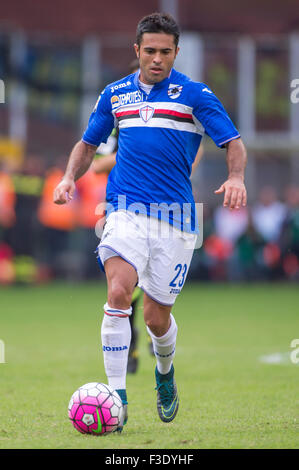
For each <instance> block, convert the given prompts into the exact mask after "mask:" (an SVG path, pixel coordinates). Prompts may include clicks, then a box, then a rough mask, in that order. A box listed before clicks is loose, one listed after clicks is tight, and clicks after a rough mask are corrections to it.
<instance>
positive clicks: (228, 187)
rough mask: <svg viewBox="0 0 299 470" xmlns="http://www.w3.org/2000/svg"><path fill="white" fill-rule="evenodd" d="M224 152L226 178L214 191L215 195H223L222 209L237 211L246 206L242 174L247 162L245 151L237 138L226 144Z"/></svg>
mask: <svg viewBox="0 0 299 470" xmlns="http://www.w3.org/2000/svg"><path fill="white" fill-rule="evenodd" d="M226 150H227V153H226V160H227V167H228V178H227V180H226V181H225V182H224V183H223V184H222V185H221V186H220V188H219V189H217V190H216V191H215V194H221V193H224V200H223V206H224V207H229V208H230V209H239V208H240V207H242V206H246V204H247V193H246V188H245V184H244V172H245V167H246V162H247V154H246V149H245V146H244V144H243V142H242V140H241V138H238V139H234V140H231V141H230V142H228V143H227V144H226Z"/></svg>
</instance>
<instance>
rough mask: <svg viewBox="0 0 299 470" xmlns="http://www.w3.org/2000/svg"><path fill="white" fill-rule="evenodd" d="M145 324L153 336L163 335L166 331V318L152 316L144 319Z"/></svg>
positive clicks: (167, 323) (167, 324)
mask: <svg viewBox="0 0 299 470" xmlns="http://www.w3.org/2000/svg"><path fill="white" fill-rule="evenodd" d="M145 324H146V326H147V327H148V328H149V329H150V330H151V332H152V333H153V334H154V335H155V336H158V337H159V336H163V335H165V333H167V330H168V327H169V321H168V319H165V318H161V317H159V316H153V317H149V318H146V319H145Z"/></svg>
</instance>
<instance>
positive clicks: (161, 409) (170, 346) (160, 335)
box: [144, 294, 179, 422]
mask: <svg viewBox="0 0 299 470" xmlns="http://www.w3.org/2000/svg"><path fill="white" fill-rule="evenodd" d="M171 308H172V307H171V306H166V305H162V304H160V303H158V302H156V301H155V300H153V299H152V298H151V297H149V296H148V295H147V294H144V320H145V323H146V325H147V331H148V333H149V335H150V336H151V339H152V343H153V350H154V354H155V356H156V360H157V366H156V370H155V377H156V384H157V386H156V390H157V409H158V414H159V417H160V419H161V420H162V421H164V422H170V421H172V420H173V419H174V418H175V416H176V413H177V411H178V406H179V398H178V393H177V387H176V382H175V380H174V367H173V359H174V355H175V347H176V337H177V325H176V322H175V319H174V317H173V315H172V314H171Z"/></svg>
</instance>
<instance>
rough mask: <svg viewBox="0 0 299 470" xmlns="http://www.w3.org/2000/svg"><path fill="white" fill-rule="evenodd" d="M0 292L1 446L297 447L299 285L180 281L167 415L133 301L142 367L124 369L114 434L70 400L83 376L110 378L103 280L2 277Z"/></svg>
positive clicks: (124, 447)
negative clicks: (99, 431) (84, 428)
mask: <svg viewBox="0 0 299 470" xmlns="http://www.w3.org/2000/svg"><path fill="white" fill-rule="evenodd" d="M0 299H1V300H0V308H1V313H0V339H1V340H2V341H3V342H4V344H5V363H0V390H1V400H0V416H1V419H0V448H4V449H5V448H31V449H36V448H52V449H53V448H54V449H61V448H63V449H69V448H77V449H79V448H97V449H205V448H209V449H216V448H223V449H229V448H230V449H231V448H246V449H249V448H256V449H258V448H270V449H275V448H281V449H284V448H297V447H298V385H299V364H294V363H293V362H292V361H291V360H290V353H291V352H292V349H291V346H290V344H291V341H292V340H293V339H295V338H299V289H298V286H296V285H282V284H273V285H267V284H264V285H262V284H261V285H207V284H196V283H187V284H186V286H185V288H184V290H183V292H182V294H181V295H180V296H179V298H178V299H177V302H176V304H175V307H174V309H173V313H174V315H175V317H176V321H177V324H178V327H179V332H178V342H177V351H176V357H175V371H176V381H177V384H178V390H179V395H180V408H179V412H178V415H177V418H176V419H175V420H174V421H173V422H172V423H170V424H164V423H162V422H160V421H159V418H158V415H157V412H156V392H155V390H154V387H155V384H154V358H153V357H151V356H150V355H149V353H148V348H147V336H146V332H145V328H144V323H143V319H142V308H140V310H139V312H138V313H139V315H138V325H139V328H140V331H141V335H140V346H139V352H140V366H139V370H138V372H137V374H135V375H129V376H128V379H127V390H128V399H129V421H128V424H127V425H126V427H125V430H124V432H123V433H122V434H121V435H118V434H112V435H107V436H103V437H96V436H88V435H82V434H80V433H79V432H77V431H76V430H75V429H74V428H73V426H72V425H71V423H70V421H69V420H68V417H67V406H68V402H69V399H70V397H71V395H72V393H73V392H74V391H75V390H76V389H77V388H78V387H79V386H81V385H83V384H84V383H87V382H93V381H99V382H106V376H105V374H104V369H103V361H102V353H101V351H100V323H101V318H102V306H103V304H104V303H105V300H106V287H105V285H104V284H101V283H98V284H96V283H91V284H76V285H71V284H63V283H61V284H55V283H54V284H50V285H45V286H40V287H7V288H1V289H0ZM275 353H279V354H278V355H276V356H273V354H275ZM261 356H266V358H267V357H270V359H271V357H272V358H273V357H274V358H276V360H275V361H274V362H273V363H271V362H270V363H267V362H261V360H260V358H261ZM277 358H278V359H277ZM2 359H3V358H2Z"/></svg>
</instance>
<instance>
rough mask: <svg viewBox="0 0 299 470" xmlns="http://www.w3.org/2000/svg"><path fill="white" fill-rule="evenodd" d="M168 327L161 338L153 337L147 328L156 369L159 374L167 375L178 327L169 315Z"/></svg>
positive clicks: (173, 352) (172, 356)
mask: <svg viewBox="0 0 299 470" xmlns="http://www.w3.org/2000/svg"><path fill="white" fill-rule="evenodd" d="M170 320H171V323H170V327H169V329H168V331H167V332H166V333H165V335H163V336H160V337H159V336H155V335H154V334H153V333H152V332H151V330H150V329H149V328H148V327H147V331H148V333H149V335H150V337H151V338H152V341H153V348H154V353H155V356H156V359H157V369H158V371H159V372H160V374H167V373H168V372H169V371H170V368H171V365H172V362H173V358H174V354H175V345H176V337H177V331H178V327H177V324H176V322H175V319H174V317H173V315H172V314H170Z"/></svg>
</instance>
